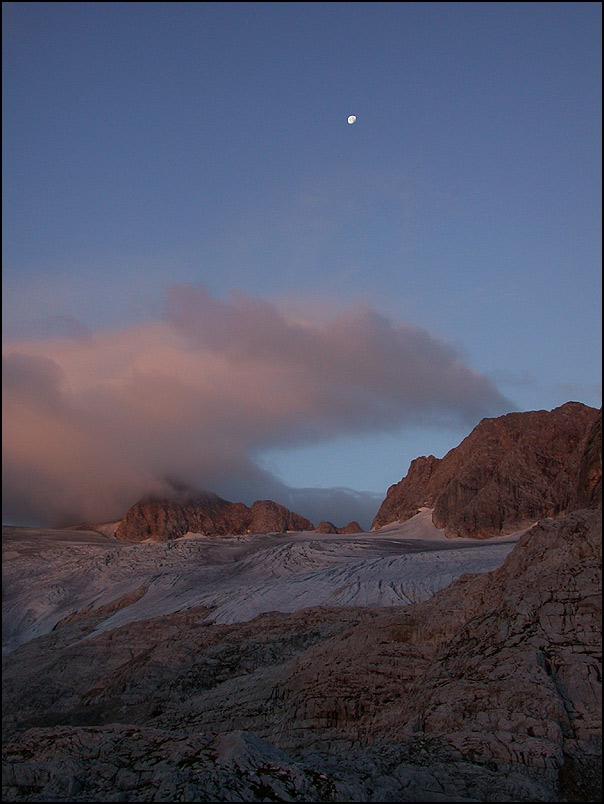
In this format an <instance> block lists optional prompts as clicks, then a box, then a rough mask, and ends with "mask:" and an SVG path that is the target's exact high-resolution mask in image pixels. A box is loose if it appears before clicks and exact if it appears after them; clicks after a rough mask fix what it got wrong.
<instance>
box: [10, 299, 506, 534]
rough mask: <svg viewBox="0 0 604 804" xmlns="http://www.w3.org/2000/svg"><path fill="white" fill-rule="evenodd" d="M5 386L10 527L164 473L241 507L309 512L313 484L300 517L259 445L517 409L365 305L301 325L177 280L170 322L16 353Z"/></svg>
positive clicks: (108, 506) (148, 485) (445, 351)
mask: <svg viewBox="0 0 604 804" xmlns="http://www.w3.org/2000/svg"><path fill="white" fill-rule="evenodd" d="M3 384H4V394H3V478H4V479H3V507H4V515H5V517H8V518H9V519H12V520H13V521H15V520H24V519H35V520H38V521H40V522H52V521H57V520H64V521H65V520H68V519H71V520H73V521H76V520H97V521H98V520H101V519H108V518H111V517H117V516H119V515H121V514H122V513H123V511H124V510H125V508H126V507H127V506H128V505H130V504H132V502H134V501H135V500H136V499H137V498H138V497H139V496H141V495H142V494H144V493H148V492H149V491H161V490H162V489H164V488H165V485H166V481H167V480H168V479H176V480H178V481H180V482H184V483H187V484H189V485H192V486H195V487H198V488H205V489H209V490H213V491H216V492H217V493H219V494H222V495H223V496H225V497H228V498H229V499H241V500H243V501H244V502H251V501H253V499H257V498H259V497H270V496H272V497H273V498H277V499H278V501H280V502H284V503H285V504H287V503H288V501H290V500H291V501H297V504H298V510H300V512H301V513H305V510H306V509H307V508H308V507H309V506H311V497H312V496H313V493H314V492H316V490H314V492H313V490H305V493H306V500H307V503H308V505H307V506H306V508H305V504H304V499H305V495H304V493H303V492H300V491H298V492H295V493H294V490H288V489H287V488H286V487H285V486H284V485H283V484H282V483H280V481H279V480H277V479H276V478H275V477H274V476H273V475H271V473H270V472H268V471H266V470H265V469H263V468H262V467H261V465H260V464H259V463H258V462H257V461H256V460H255V458H254V456H255V455H258V454H259V452H261V450H262V449H267V448H270V447H275V446H289V445H292V446H293V445H300V444H310V443H317V442H320V441H326V440H329V439H330V438H332V437H335V436H341V435H342V434H348V433H350V434H357V433H362V432H368V431H380V430H381V431H384V430H388V429H389V428H394V427H399V426H401V425H409V426H413V425H415V424H419V423H422V424H427V423H432V424H433V423H438V422H439V421H443V422H451V421H455V422H457V423H459V422H463V423H467V425H468V426H473V425H474V424H475V423H476V422H477V421H478V420H479V419H480V418H481V417H482V416H485V415H496V414H498V413H501V412H503V411H505V410H508V409H509V408H510V406H511V405H510V403H509V401H508V400H506V399H505V398H504V397H503V396H502V395H501V394H500V392H499V391H498V389H497V387H496V386H495V385H494V383H493V382H492V381H490V380H489V379H487V378H486V377H484V376H483V375H481V374H479V373H478V372H476V371H474V370H472V369H471V368H470V367H468V366H467V365H465V364H464V362H463V361H462V359H461V357H460V355H459V354H458V353H457V352H456V351H455V349H454V348H453V347H451V346H450V345H448V344H447V343H444V342H443V341H441V340H439V339H437V338H435V337H434V336H432V335H431V334H430V333H429V332H427V331H425V330H422V329H418V328H416V327H411V326H408V325H395V324H394V323H393V322H392V321H390V320H388V319H387V318H385V317H383V316H382V315H380V314H379V313H378V312H377V311H376V310H374V309H372V308H370V307H359V308H356V309H352V310H348V311H347V312H345V313H343V314H340V315H338V316H337V317H336V318H334V319H332V320H323V321H322V322H321V321H319V322H318V321H317V316H316V315H314V314H313V311H312V310H310V311H309V316H308V319H304V320H302V319H301V318H300V317H298V318H297V319H295V320H294V319H292V318H290V317H288V316H286V315H285V314H284V313H283V312H281V310H280V308H279V307H278V306H277V305H276V304H275V303H273V302H271V301H268V300H260V299H256V298H251V297H249V296H247V295H244V294H242V293H234V294H233V295H232V296H231V297H230V298H229V299H228V300H222V299H218V298H215V297H213V296H212V295H210V294H209V293H208V292H207V291H205V290H204V289H203V288H201V287H193V286H174V287H172V288H171V289H170V292H169V294H168V298H167V300H166V305H165V314H164V316H163V318H162V319H161V320H157V321H154V322H151V323H148V324H145V325H140V326H137V327H134V328H131V329H128V330H119V331H112V332H105V333H102V334H92V335H89V336H88V337H87V338H73V337H62V338H55V339H53V340H38V341H22V342H12V343H9V344H7V345H6V346H5V348H4V356H3ZM290 492H291V494H290ZM334 494H335V493H334ZM334 494H332V495H331V499H332V500H333V504H334V506H335V504H336V502H337V500H336V498H338V495H337V494H336V495H335V496H334ZM328 497H329V495H326V494H323V495H321V494H319V495H318V496H317V494H314V499H315V502H316V500H318V499H319V498H322V499H323V501H324V502H325V501H326V500H327V499H328ZM340 497H341V494H340ZM338 499H339V498H338ZM340 502H341V500H340ZM371 502H372V504H373V502H374V501H373V499H372V500H371ZM313 505H314V503H313ZM337 507H338V510H339V509H340V508H341V506H340V505H339V503H338V506H337ZM315 509H316V513H320V506H319V508H317V507H316V506H315ZM316 513H315V516H316ZM326 518H329V516H327V517H326Z"/></svg>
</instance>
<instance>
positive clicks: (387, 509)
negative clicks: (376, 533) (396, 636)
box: [372, 402, 602, 539]
mask: <svg viewBox="0 0 604 804" xmlns="http://www.w3.org/2000/svg"><path fill="white" fill-rule="evenodd" d="M601 416H602V413H601V411H597V410H596V409H595V408H591V407H588V406H587V405H583V404H581V403H579V402H567V403H566V404H565V405H562V406H561V407H559V408H555V409H554V410H552V411H545V410H539V411H529V412H526V413H509V414H507V415H506V416H500V417H498V418H492V419H483V420H482V421H481V422H480V423H479V424H478V425H477V426H476V427H475V428H474V430H473V431H472V432H471V433H470V435H469V436H468V437H467V438H465V439H464V440H463V441H462V442H461V444H460V445H459V446H458V447H455V448H454V449H452V450H451V451H450V452H448V453H447V454H446V455H445V457H444V458H442V459H440V458H435V457H434V456H433V455H430V456H429V457H420V458H417V459H416V460H414V461H412V463H411V466H410V467H409V472H408V474H407V475H406V476H405V477H404V478H403V479H402V480H401V481H400V482H399V483H396V484H395V485H393V486H391V487H390V488H389V489H388V493H387V495H386V498H385V499H384V501H383V503H382V505H381V507H380V509H379V511H378V513H377V515H376V517H375V519H374V521H373V524H372V530H375V529H377V528H380V527H383V526H384V525H387V524H389V523H390V522H395V521H401V522H403V521H405V520H407V519H409V518H410V517H412V516H414V515H415V514H416V513H417V512H418V511H419V509H420V508H422V507H427V508H432V509H433V515H432V517H433V522H434V524H435V525H436V527H438V528H442V529H444V530H445V533H446V534H447V536H450V537H456V536H470V537H473V538H479V539H480V538H488V537H491V536H497V535H501V534H506V533H511V532H513V531H516V530H519V529H521V528H523V527H526V526H528V525H530V524H532V523H533V522H535V521H536V520H538V519H540V518H541V517H549V516H558V515H560V514H563V513H565V512H567V511H569V510H572V508H573V507H579V503H580V502H581V504H582V503H583V502H585V501H586V499H587V498H586V495H589V494H591V490H592V488H594V487H595V485H597V477H596V476H597V449H595V451H594V456H596V457H595V458H594V461H595V463H593V462H592V463H593V465H591V468H584V475H583V480H582V482H583V486H584V488H583V490H582V491H580V492H579V491H578V490H577V482H578V475H579V472H580V466H581V465H582V464H581V461H582V459H583V457H584V453H585V450H586V447H587V443H588V440H589V439H591V442H590V443H593V442H594V439H595V440H597V434H598V432H599V434H600V439H601V427H602V425H601ZM598 421H599V422H600V423H599V425H598ZM598 426H599V428H600V429H599V431H598ZM592 428H595V429H594V430H593V432H592ZM585 466H587V465H585ZM599 471H600V484H601V458H600V470H599ZM594 478H595V480H594ZM600 488H601V485H600ZM600 494H601V491H600Z"/></svg>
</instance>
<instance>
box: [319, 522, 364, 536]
mask: <svg viewBox="0 0 604 804" xmlns="http://www.w3.org/2000/svg"><path fill="white" fill-rule="evenodd" d="M315 530H316V532H317V533H332V534H337V533H340V534H349V533H362V532H363V528H362V527H361V526H360V525H359V523H358V522H357V521H356V520H353V521H352V522H349V523H348V524H347V525H344V527H342V528H338V527H336V525H334V524H333V522H328V521H327V520H323V521H322V522H319V524H318V525H317V527H316V528H315Z"/></svg>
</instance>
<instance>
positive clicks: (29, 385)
mask: <svg viewBox="0 0 604 804" xmlns="http://www.w3.org/2000/svg"><path fill="white" fill-rule="evenodd" d="M2 12H3V67H2V82H3V83H2V86H3V101H2V112H3V138H2V149H3V150H2V163H3V164H2V168H3V169H2V185H3V190H2V192H3V216H2V217H3V236H2V253H3V275H2V278H3V284H2V300H3V312H2V330H3V453H2V459H3V521H4V522H7V523H13V524H36V525H38V524H40V525H53V524H58V523H61V524H66V523H74V522H81V521H88V522H91V521H92V522H100V521H108V520H110V519H116V518H118V517H120V516H122V515H123V513H125V511H126V510H127V508H128V507H129V506H130V505H132V504H133V503H134V502H135V501H136V500H137V499H139V498H140V497H141V496H144V495H146V494H150V493H157V494H163V493H168V492H169V491H170V489H171V488H173V487H174V486H178V487H180V486H182V485H185V486H188V487H190V488H199V489H206V490H210V491H214V492H216V493H218V494H220V495H221V496H223V497H225V498H226V499H230V500H241V501H242V502H245V503H247V504H250V503H251V502H253V501H254V500H255V499H265V498H270V499H275V500H276V501H277V502H280V503H282V504H284V505H287V506H288V507H291V508H293V509H294V510H296V511H298V512H299V513H301V514H303V515H305V516H308V517H309V518H311V519H312V520H313V521H314V522H315V523H316V522H318V521H319V520H320V519H328V520H330V521H333V522H335V523H336V524H337V525H343V524H345V523H346V522H348V521H349V520H350V519H358V521H359V522H360V523H361V524H362V525H363V527H366V528H367V527H369V526H370V524H371V520H372V518H373V516H374V514H375V513H376V511H377V508H378V507H379V504H380V502H381V500H382V499H383V497H384V496H385V493H386V491H387V489H388V487H389V486H390V485H391V484H393V483H396V482H398V480H400V479H401V477H403V476H404V475H405V474H406V473H407V471H408V468H409V464H410V462H411V461H412V460H413V459H414V458H416V457H418V456H419V455H429V454H433V455H436V456H437V457H442V456H443V455H444V454H446V452H447V451H448V450H450V449H452V448H453V447H455V446H457V445H458V444H459V443H460V441H461V440H462V439H463V438H464V437H465V436H466V435H468V434H469V432H470V431H471V430H472V428H473V427H474V426H475V425H476V424H478V422H479V421H480V420H481V419H482V418H483V417H485V416H498V415H502V414H505V413H508V412H511V411H523V410H535V409H547V410H550V409H552V408H554V407H557V406H559V405H561V404H563V403H565V402H567V401H569V400H575V401H579V402H584V403H585V404H588V405H592V406H594V407H600V406H601V393H602V391H601V388H602V381H601V376H602V375H601V366H602V353H601V343H602V330H601V310H602V307H601V298H602V295H601V294H602V288H601V190H602V188H601V119H602V108H601V93H602V88H601V75H602V68H601V34H602V9H601V4H599V3H378V2H374V3H309V2H304V3H282V2H279V3H10V2H9V3H3V5H2ZM349 115H355V116H356V118H357V119H356V122H354V124H352V125H350V124H349V123H348V122H347V119H348V117H349Z"/></svg>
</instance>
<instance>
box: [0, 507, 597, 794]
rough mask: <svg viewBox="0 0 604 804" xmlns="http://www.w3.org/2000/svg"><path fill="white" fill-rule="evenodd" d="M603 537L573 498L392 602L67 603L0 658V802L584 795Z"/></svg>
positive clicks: (593, 711)
mask: <svg viewBox="0 0 604 804" xmlns="http://www.w3.org/2000/svg"><path fill="white" fill-rule="evenodd" d="M601 548H602V519H601V510H600V509H595V510H589V509H583V510H579V511H576V512H573V513H571V514H569V515H567V516H566V517H560V518H558V519H546V520H543V521H542V522H541V523H539V524H538V525H536V526H535V527H534V528H532V529H531V530H530V531H529V532H527V534H525V536H523V537H522V538H521V539H520V541H519V542H518V544H517V545H516V547H515V548H514V550H513V551H512V552H511V553H510V555H509V556H508V558H507V560H506V561H505V563H504V564H503V566H501V567H500V568H499V569H497V570H495V571H493V572H490V573H485V574H480V575H466V576H463V577H462V578H460V579H459V580H458V581H456V582H455V583H453V584H451V585H450V586H449V587H448V588H446V589H443V590H442V591H441V592H438V593H437V594H436V595H434V597H432V598H431V599H430V600H428V601H425V602H424V603H419V604H416V605H414V606H410V607H408V608H404V609H389V610H384V609H370V608H360V609H354V608H349V609H340V610H336V609H330V608H316V609H305V610H303V611H299V612H296V613H292V614H277V613H275V612H271V613H267V614H264V615H262V616H259V617H257V618H256V619H255V620H252V621H250V622H246V623H237V624H233V625H217V624H212V623H209V622H208V621H207V616H208V611H207V610H202V609H189V610H187V611H181V612H177V613H174V614H171V615H167V616H163V617H157V618H156V619H153V620H147V621H137V622H130V623H129V624H128V625H125V626H122V627H121V628H115V629H114V630H112V631H105V632H101V633H95V630H94V629H95V625H96V624H97V623H98V622H99V619H101V618H102V617H103V616H106V615H105V613H104V612H102V611H99V610H95V609H92V610H89V611H86V612H82V615H81V616H80V617H72V618H70V619H68V620H66V621H65V622H63V623H59V624H58V626H57V627H56V628H55V629H54V631H52V632H51V633H50V634H47V635H45V636H44V637H40V638H39V639H37V640H32V641H31V642H28V643H27V644H25V645H22V646H21V647H20V648H18V649H17V650H15V651H13V652H12V653H10V654H9V655H8V656H6V657H5V658H4V660H3V692H4V699H3V700H4V706H3V724H4V747H3V765H4V766H3V798H4V799H5V800H9V801H21V800H23V801H26V800H53V801H70V800H74V798H75V799H77V800H88V801H94V800H97V801H106V800H122V801H140V800H166V801H167V800H171V801H173V800H177V801H186V800H208V799H215V800H226V801H229V800H248V801H265V800H281V801H283V800H293V801H296V800H298V801H308V800H320V801H326V802H332V801H333V802H337V801H435V800H440V801H449V800H454V801H527V802H534V801H598V800H600V799H599V796H600V794H601V789H600V788H601V711H602V710H601V625H602V619H601V613H602V612H601V604H602V597H601V592H602V584H601V559H602V552H601ZM121 605H124V606H127V605H130V602H129V601H127V600H124V601H121ZM216 735H219V736H218V737H217V736H216Z"/></svg>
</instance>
